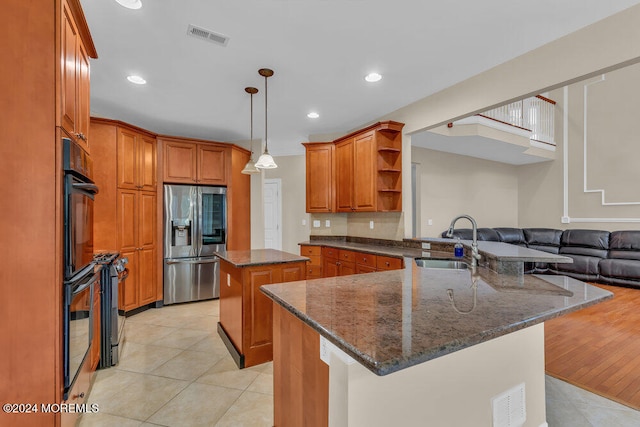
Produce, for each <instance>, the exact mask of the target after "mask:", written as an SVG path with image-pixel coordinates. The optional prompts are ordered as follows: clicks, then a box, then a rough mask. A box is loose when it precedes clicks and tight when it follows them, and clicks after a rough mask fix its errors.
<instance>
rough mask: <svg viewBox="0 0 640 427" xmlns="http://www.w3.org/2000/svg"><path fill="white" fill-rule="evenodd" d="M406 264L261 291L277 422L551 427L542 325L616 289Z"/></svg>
mask: <svg viewBox="0 0 640 427" xmlns="http://www.w3.org/2000/svg"><path fill="white" fill-rule="evenodd" d="M405 266H406V268H405V269H404V270H398V271H388V272H379V273H371V274H366V275H354V276H343V277H334V278H324V279H316V280H307V281H298V282H291V283H285V284H274V285H269V286H263V287H262V288H261V290H262V292H264V293H265V294H266V295H267V296H269V298H271V299H272V300H273V301H274V304H273V305H274V308H273V321H274V325H273V326H274V350H273V351H274V393H275V394H274V405H275V408H274V409H275V412H274V416H275V425H276V426H287V425H303V424H304V423H305V422H308V423H309V424H305V425H327V424H328V425H331V426H388V425H403V426H411V425H420V426H422V425H450V426H458V425H492V422H493V420H498V421H500V420H504V419H505V417H506V418H507V419H511V420H512V421H518V419H522V420H523V424H522V425H525V426H541V425H545V424H546V421H545V418H546V415H545V398H544V396H545V392H544V328H543V322H544V321H545V320H548V319H551V318H554V317H557V316H560V315H562V314H565V313H569V312H571V311H575V310H578V309H580V308H583V307H586V306H589V305H592V304H595V303H597V302H600V301H603V300H605V299H608V298H610V297H611V296H612V295H611V293H609V292H607V291H604V290H602V289H600V288H597V287H595V286H591V285H588V284H585V283H582V282H579V281H577V280H574V279H571V278H568V277H564V276H537V275H522V274H514V275H509V274H498V273H496V272H495V271H492V270H490V269H488V268H484V267H479V268H477V269H476V271H472V270H471V269H465V270H458V269H442V268H421V267H418V266H417V265H416V263H415V261H414V259H412V258H406V259H405ZM318 408H319V409H318ZM309 417H312V418H313V420H312V421H311V422H310V420H309V419H308V418H309ZM518 417H520V418H518ZM495 425H517V424H499V423H498V424H495Z"/></svg>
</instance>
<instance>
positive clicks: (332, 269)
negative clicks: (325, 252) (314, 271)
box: [322, 258, 339, 277]
mask: <svg viewBox="0 0 640 427" xmlns="http://www.w3.org/2000/svg"><path fill="white" fill-rule="evenodd" d="M322 274H323V277H336V276H338V275H339V271H338V261H337V260H335V259H332V258H325V259H323V261H322Z"/></svg>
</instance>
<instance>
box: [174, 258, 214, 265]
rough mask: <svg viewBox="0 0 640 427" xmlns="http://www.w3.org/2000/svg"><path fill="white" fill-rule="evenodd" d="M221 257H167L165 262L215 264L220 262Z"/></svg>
mask: <svg viewBox="0 0 640 427" xmlns="http://www.w3.org/2000/svg"><path fill="white" fill-rule="evenodd" d="M219 261H220V258H205V259H167V260H165V263H166V264H167V265H173V264H213V263H216V262H219Z"/></svg>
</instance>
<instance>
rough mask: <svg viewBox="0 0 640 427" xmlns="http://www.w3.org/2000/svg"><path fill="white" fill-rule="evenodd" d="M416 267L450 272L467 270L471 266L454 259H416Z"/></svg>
mask: <svg viewBox="0 0 640 427" xmlns="http://www.w3.org/2000/svg"><path fill="white" fill-rule="evenodd" d="M415 261H416V265H417V266H418V267H422V268H444V269H448V270H466V269H468V268H469V265H468V264H467V263H466V262H464V261H456V260H453V259H433V258H416V259H415Z"/></svg>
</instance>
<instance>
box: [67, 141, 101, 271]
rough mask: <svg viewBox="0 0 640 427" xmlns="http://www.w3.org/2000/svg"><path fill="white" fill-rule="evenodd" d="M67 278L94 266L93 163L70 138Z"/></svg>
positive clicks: (68, 145) (68, 153)
mask: <svg viewBox="0 0 640 427" xmlns="http://www.w3.org/2000/svg"><path fill="white" fill-rule="evenodd" d="M63 166H64V262H65V265H64V278H65V280H70V279H71V278H72V277H73V276H76V275H78V274H80V273H81V272H82V271H83V270H84V269H85V268H87V267H88V266H89V265H91V264H92V263H93V199H94V196H95V195H96V194H97V193H98V187H97V186H96V185H95V184H94V183H93V181H92V179H91V178H92V175H93V163H92V162H91V158H90V157H89V156H88V155H87V153H86V152H85V151H84V150H83V149H82V148H80V146H79V145H77V144H76V143H75V142H73V141H71V140H70V139H67V138H64V139H63Z"/></svg>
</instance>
